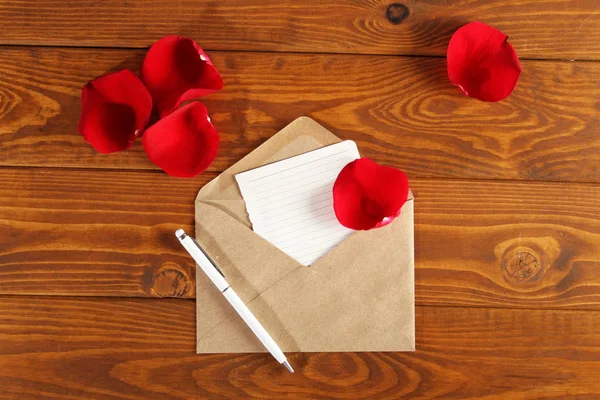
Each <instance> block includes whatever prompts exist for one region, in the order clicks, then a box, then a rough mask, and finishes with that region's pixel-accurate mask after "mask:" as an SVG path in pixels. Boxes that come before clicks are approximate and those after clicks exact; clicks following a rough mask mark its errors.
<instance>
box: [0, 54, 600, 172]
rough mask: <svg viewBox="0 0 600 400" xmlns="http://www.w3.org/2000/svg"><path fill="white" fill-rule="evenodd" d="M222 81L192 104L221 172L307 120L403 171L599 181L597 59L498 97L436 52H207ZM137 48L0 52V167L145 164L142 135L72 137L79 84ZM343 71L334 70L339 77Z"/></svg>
mask: <svg viewBox="0 0 600 400" xmlns="http://www.w3.org/2000/svg"><path fill="white" fill-rule="evenodd" d="M211 56H212V57H213V59H214V62H215V63H216V65H217V66H218V68H219V70H220V71H221V73H222V75H223V77H224V79H225V89H224V90H223V91H222V92H219V93H216V94H213V95H210V96H208V97H206V98H205V99H204V100H203V101H204V102H205V103H206V105H207V106H208V108H209V110H210V111H211V116H212V119H213V121H214V123H215V125H216V127H217V129H218V130H219V131H220V133H221V136H222V142H221V148H220V152H219V155H218V157H217V159H216V161H215V162H214V163H213V165H212V166H211V170H212V171H221V170H223V169H224V168H226V167H228V166H230V165H232V164H233V163H234V162H236V161H237V160H239V159H240V158H241V157H242V156H244V155H245V154H247V153H249V152H250V151H251V150H252V149H254V148H256V147H257V146H258V145H259V144H260V143H262V142H263V141H264V140H266V139H267V138H269V137H270V136H272V135H273V134H275V133H276V132H277V131H278V130H280V129H281V128H283V127H284V126H285V125H287V124H288V123H289V122H291V121H292V120H294V119H295V118H297V117H299V116H302V115H308V116H311V117H313V118H314V119H316V120H317V121H318V122H320V123H322V124H323V125H324V126H326V127H327V128H329V129H330V130H332V131H333V132H335V133H336V134H338V135H339V136H340V137H342V138H346V139H353V140H355V141H357V143H358V145H359V148H360V150H361V152H362V153H363V155H365V156H367V157H370V158H372V159H375V160H377V161H379V162H384V163H386V164H389V165H395V166H397V167H399V168H402V169H403V170H405V171H407V172H408V173H409V174H410V176H412V177H453V178H483V179H518V180H551V181H588V182H598V181H600V112H599V110H600V109H599V107H600V106H599V105H600V103H599V102H598V99H600V80H599V79H598V77H599V76H600V64H599V63H589V62H575V63H563V62H547V61H525V62H523V68H524V71H523V74H522V77H521V79H520V82H519V84H518V86H517V88H516V90H515V92H514V93H513V94H512V95H511V96H510V97H509V98H508V99H507V100H505V101H503V102H500V103H483V102H479V101H477V100H473V99H470V98H467V97H465V96H463V95H462V94H461V93H460V92H459V90H458V89H456V88H455V87H453V86H452V85H451V84H450V83H449V82H448V79H447V76H446V67H445V61H444V60H443V59H436V58H414V57H385V56H349V55H314V54H313V55H297V54H279V55H273V54H268V53H221V52H215V53H211ZM142 59H143V51H131V50H98V49H49V48H6V47H4V48H0V96H1V98H2V102H1V103H0V121H1V123H0V148H1V151H0V165H20V166H61V167H82V168H113V169H153V168H155V166H154V165H153V164H151V163H150V161H148V159H147V157H146V155H145V154H144V152H143V148H142V146H141V142H139V141H138V143H136V144H135V145H134V147H133V148H132V149H130V150H128V151H126V152H121V153H116V154H111V155H109V156H106V155H102V154H98V153H96V152H95V151H94V150H93V149H92V148H91V146H89V145H88V144H87V143H85V141H84V140H83V139H82V138H81V137H80V136H79V135H78V134H77V121H78V119H79V107H80V90H81V86H82V85H83V84H84V83H85V82H86V81H87V80H89V79H91V78H93V77H95V76H97V75H100V74H103V73H106V72H107V71H111V70H116V69H120V68H123V67H129V68H133V69H136V68H138V67H139V65H140V63H141V61H142ZM341 76H343V77H344V79H340V77H341Z"/></svg>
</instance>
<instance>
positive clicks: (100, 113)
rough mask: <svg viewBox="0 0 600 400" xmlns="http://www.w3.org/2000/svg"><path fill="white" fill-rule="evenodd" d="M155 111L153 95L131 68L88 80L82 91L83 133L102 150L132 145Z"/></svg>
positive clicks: (94, 145) (80, 128) (98, 149)
mask: <svg viewBox="0 0 600 400" xmlns="http://www.w3.org/2000/svg"><path fill="white" fill-rule="evenodd" d="M151 113H152V97H151V96H150V93H148V90H146V88H145V87H144V84H143V83H142V81H141V80H140V79H139V78H138V77H137V76H135V74H134V73H133V72H131V71H130V70H128V69H123V70H120V71H117V72H112V73H110V74H106V75H103V76H100V77H98V78H96V79H94V80H91V81H90V82H88V83H87V84H86V85H85V86H84V87H83V89H82V91H81V117H80V119H79V126H78V130H79V133H80V134H81V135H82V136H83V137H84V138H85V139H86V140H87V141H88V142H89V143H90V144H91V145H92V146H93V147H94V148H95V149H96V150H97V151H98V152H100V153H106V154H107V153H113V152H115V151H121V150H125V149H127V148H129V147H130V146H131V145H132V144H133V142H134V140H135V138H137V137H138V136H139V135H140V134H141V133H142V131H143V129H144V127H145V126H146V124H148V120H149V119H150V114H151Z"/></svg>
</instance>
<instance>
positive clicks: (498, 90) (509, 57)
mask: <svg viewBox="0 0 600 400" xmlns="http://www.w3.org/2000/svg"><path fill="white" fill-rule="evenodd" d="M507 40H508V36H506V35H505V34H504V33H502V32H501V31H499V30H498V29H496V28H494V27H492V26H489V25H486V24H484V23H482V22H477V21H475V22H471V23H469V24H467V25H464V26H462V27H460V28H459V29H458V30H457V31H456V32H455V33H454V35H452V38H451V39H450V43H449V44H448V53H447V59H448V77H449V78H450V81H451V82H452V84H454V85H456V86H458V87H459V88H460V90H462V91H463V93H465V94H466V95H467V96H470V97H474V98H476V99H479V100H483V101H500V100H502V99H504V98H506V97H507V96H508V95H509V94H510V93H511V92H512V91H513V89H514V88H515V86H516V85H517V80H518V79H519V75H520V74H521V63H520V62H519V58H518V57H517V53H516V52H515V49H514V48H513V47H512V45H511V44H510V43H508V41H507Z"/></svg>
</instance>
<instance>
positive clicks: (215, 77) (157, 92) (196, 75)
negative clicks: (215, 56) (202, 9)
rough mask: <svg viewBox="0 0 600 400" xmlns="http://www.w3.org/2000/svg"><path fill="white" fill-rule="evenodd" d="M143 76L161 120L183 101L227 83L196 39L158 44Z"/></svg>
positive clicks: (144, 66)
mask: <svg viewBox="0 0 600 400" xmlns="http://www.w3.org/2000/svg"><path fill="white" fill-rule="evenodd" d="M141 76H142V80H143V81H144V84H145V85H146V87H147V88H148V90H149V91H150V94H152V99H153V100H154V106H155V107H156V108H157V110H158V113H159V115H160V116H161V117H164V116H165V115H168V114H169V113H171V112H172V111H173V110H174V109H176V108H177V107H178V106H179V105H180V104H181V103H182V102H183V101H186V100H192V99H196V98H198V97H200V96H205V95H207V94H210V93H213V92H216V91H217V90H220V89H222V88H223V80H222V79H221V76H220V75H219V73H218V72H217V69H216V68H215V67H214V65H213V64H212V62H211V61H210V59H209V58H208V56H207V55H206V53H204V51H203V50H202V49H201V48H200V47H198V45H197V44H196V42H194V41H193V40H192V39H188V38H184V37H181V36H166V37H164V38H162V39H160V40H158V41H156V42H155V43H154V44H153V45H152V47H150V50H148V53H147V54H146V58H145V59H144V62H143V64H142V72H141Z"/></svg>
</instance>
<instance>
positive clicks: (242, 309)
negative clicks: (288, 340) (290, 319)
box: [175, 229, 294, 372]
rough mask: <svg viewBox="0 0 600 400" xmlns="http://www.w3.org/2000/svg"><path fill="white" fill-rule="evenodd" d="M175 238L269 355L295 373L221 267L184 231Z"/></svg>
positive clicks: (178, 231) (179, 230)
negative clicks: (230, 283) (232, 286)
mask: <svg viewBox="0 0 600 400" xmlns="http://www.w3.org/2000/svg"><path fill="white" fill-rule="evenodd" d="M175 236H177V238H178V239H179V241H180V242H181V244H182V246H183V247H184V248H185V249H186V250H187V252H188V253H190V255H191V256H192V258H193V259H194V260H195V261H196V263H197V264H198V265H199V266H200V268H202V271H204V273H205V274H206V275H207V276H208V278H209V279H210V280H211V281H212V283H214V284H215V286H216V287H217V289H219V291H220V292H221V293H223V296H225V298H226V299H227V301H228V302H229V304H231V306H232V307H233V308H234V309H235V311H236V312H237V313H238V314H239V315H240V317H242V319H243V320H244V322H245V323H246V325H248V327H249V328H250V329H251V330H252V332H253V333H254V334H255V335H256V337H257V338H258V340H260V342H261V343H262V344H263V346H265V348H266V349H267V350H269V353H271V355H272V356H273V357H275V359H276V360H277V361H279V363H280V364H282V365H283V366H284V367H286V368H287V369H288V371H290V372H294V370H293V369H292V366H291V365H290V363H288V361H287V359H286V358H285V354H283V351H281V349H280V348H279V346H277V343H275V341H274V340H273V338H272V337H271V336H270V335H269V333H268V332H267V331H266V330H265V328H264V327H263V326H262V325H261V324H260V322H258V320H257V319H256V317H255V316H254V314H252V311H250V310H249V309H248V307H247V306H246V305H245V304H244V302H243V301H242V299H240V298H239V296H238V295H237V294H236V293H235V292H234V291H233V289H232V288H231V286H229V283H227V281H226V280H225V276H224V275H223V273H222V272H221V270H219V267H217V265H216V264H215V263H214V262H213V261H212V260H211V259H210V257H208V255H207V254H206V253H205V252H204V250H202V247H200V245H199V244H198V242H196V241H195V240H194V239H193V238H191V237H190V236H188V235H187V234H186V233H185V231H184V230H183V229H177V231H176V232H175Z"/></svg>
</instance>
